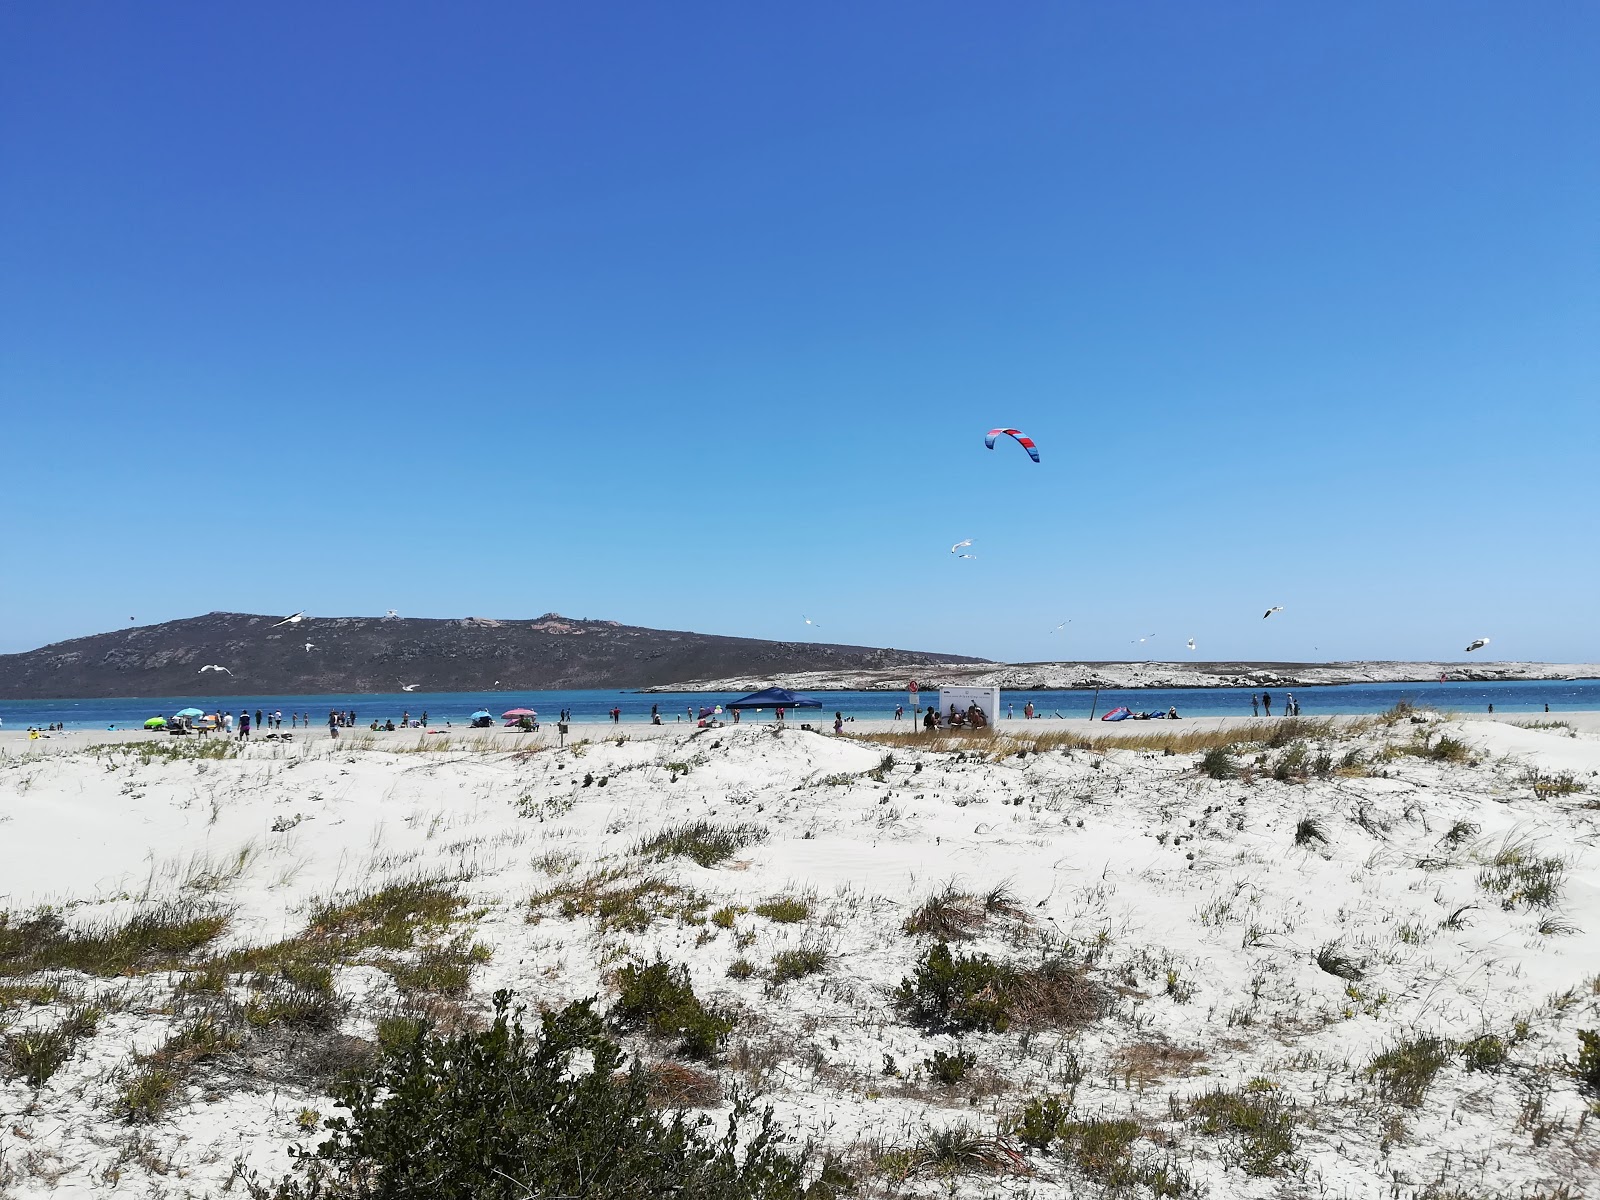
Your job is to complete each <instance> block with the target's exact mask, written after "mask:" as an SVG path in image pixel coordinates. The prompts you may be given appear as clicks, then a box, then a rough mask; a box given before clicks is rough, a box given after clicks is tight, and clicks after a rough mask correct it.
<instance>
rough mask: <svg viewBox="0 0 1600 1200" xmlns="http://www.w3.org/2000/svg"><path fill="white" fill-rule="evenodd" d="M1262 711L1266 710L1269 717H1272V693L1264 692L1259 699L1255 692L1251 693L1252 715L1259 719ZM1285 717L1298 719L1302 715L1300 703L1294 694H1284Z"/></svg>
mask: <svg viewBox="0 0 1600 1200" xmlns="http://www.w3.org/2000/svg"><path fill="white" fill-rule="evenodd" d="M1262 709H1266V711H1267V716H1269V717H1270V716H1271V715H1272V693H1271V692H1262V693H1261V695H1260V696H1259V697H1257V696H1256V694H1255V693H1254V692H1251V693H1250V715H1251V716H1252V717H1259V716H1260V715H1261V710H1262ZM1283 715H1284V716H1286V717H1298V716H1299V715H1300V701H1298V700H1296V699H1295V698H1294V693H1293V692H1285V693H1284V694H1283Z"/></svg>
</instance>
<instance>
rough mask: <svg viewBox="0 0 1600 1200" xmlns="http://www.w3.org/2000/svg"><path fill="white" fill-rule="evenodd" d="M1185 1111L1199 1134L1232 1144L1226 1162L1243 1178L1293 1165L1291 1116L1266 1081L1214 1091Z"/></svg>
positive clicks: (1293, 1143)
mask: <svg viewBox="0 0 1600 1200" xmlns="http://www.w3.org/2000/svg"><path fill="white" fill-rule="evenodd" d="M1188 1109H1189V1113H1190V1115H1191V1116H1193V1117H1195V1118H1197V1122H1196V1128H1198V1129H1199V1131H1200V1132H1201V1133H1204V1134H1209V1135H1212V1136H1227V1137H1228V1138H1229V1139H1230V1140H1231V1141H1232V1143H1233V1146H1232V1152H1231V1153H1230V1154H1229V1155H1228V1160H1229V1161H1230V1162H1231V1163H1232V1165H1234V1166H1237V1167H1239V1168H1240V1169H1241V1170H1242V1171H1244V1173H1245V1174H1246V1175H1281V1174H1283V1173H1284V1172H1286V1171H1288V1170H1290V1169H1291V1168H1292V1167H1293V1166H1294V1161H1295V1160H1294V1150H1295V1137H1294V1117H1293V1115H1292V1114H1291V1113H1290V1111H1289V1109H1288V1107H1287V1105H1285V1103H1284V1101H1283V1099H1282V1095H1281V1093H1280V1092H1279V1091H1278V1089H1277V1088H1276V1087H1275V1086H1274V1085H1272V1084H1271V1083H1268V1082H1267V1081H1266V1080H1264V1079H1253V1080H1251V1081H1250V1082H1249V1083H1247V1084H1245V1085H1244V1086H1243V1087H1242V1088H1239V1089H1238V1090H1237V1091H1227V1090H1225V1089H1222V1088H1217V1089H1214V1090H1213V1091H1209V1092H1207V1093H1206V1094H1205V1095H1203V1096H1198V1097H1196V1098H1195V1099H1193V1100H1191V1101H1190V1102H1189V1105H1188Z"/></svg>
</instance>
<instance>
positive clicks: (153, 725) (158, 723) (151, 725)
mask: <svg viewBox="0 0 1600 1200" xmlns="http://www.w3.org/2000/svg"><path fill="white" fill-rule="evenodd" d="M166 724H167V719H166V718H165V717H151V718H150V719H149V720H148V721H146V722H145V723H144V727H145V728H146V729H164V728H166Z"/></svg>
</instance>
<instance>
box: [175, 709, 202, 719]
mask: <svg viewBox="0 0 1600 1200" xmlns="http://www.w3.org/2000/svg"><path fill="white" fill-rule="evenodd" d="M173 716H177V717H203V716H205V713H203V712H201V711H200V710H199V709H198V708H180V709H179V710H178V711H177V712H176V713H174V714H173Z"/></svg>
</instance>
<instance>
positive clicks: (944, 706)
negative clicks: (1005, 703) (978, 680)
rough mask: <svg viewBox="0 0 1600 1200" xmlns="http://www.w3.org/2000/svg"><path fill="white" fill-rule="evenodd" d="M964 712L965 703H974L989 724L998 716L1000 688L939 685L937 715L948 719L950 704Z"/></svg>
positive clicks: (959, 711) (965, 709)
mask: <svg viewBox="0 0 1600 1200" xmlns="http://www.w3.org/2000/svg"><path fill="white" fill-rule="evenodd" d="M952 704H954V705H955V706H956V711H957V712H958V713H965V712H966V711H967V705H969V704H976V705H977V706H978V707H979V709H981V710H982V711H983V715H984V717H985V718H986V719H987V720H988V722H989V724H990V726H993V725H994V723H995V721H996V720H997V719H998V718H999V716H1000V689H999V688H997V687H941V688H940V689H939V715H940V716H942V717H944V718H946V719H948V718H949V716H950V706H951V705H952Z"/></svg>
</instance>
